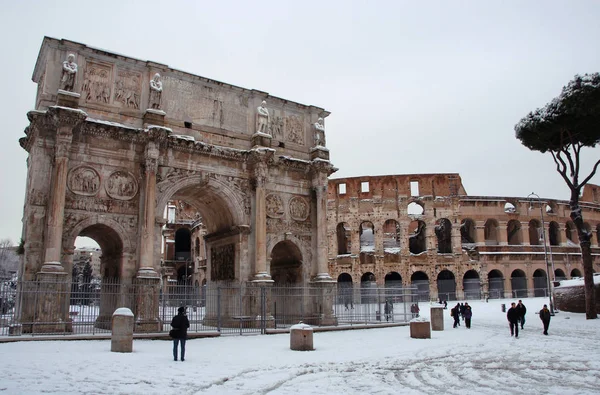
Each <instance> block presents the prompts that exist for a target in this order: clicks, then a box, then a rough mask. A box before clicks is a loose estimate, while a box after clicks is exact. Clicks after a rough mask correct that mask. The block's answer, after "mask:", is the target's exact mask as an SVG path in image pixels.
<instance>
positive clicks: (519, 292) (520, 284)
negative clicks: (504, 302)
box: [510, 269, 527, 298]
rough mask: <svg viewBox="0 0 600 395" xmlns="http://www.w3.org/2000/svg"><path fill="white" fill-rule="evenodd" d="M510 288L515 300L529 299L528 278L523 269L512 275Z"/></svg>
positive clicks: (515, 271)
mask: <svg viewBox="0 0 600 395" xmlns="http://www.w3.org/2000/svg"><path fill="white" fill-rule="evenodd" d="M510 287H511V291H512V295H513V298H526V297H527V277H526V276H525V272H524V271H523V270H521V269H515V270H513V272H512V273H511V275H510Z"/></svg>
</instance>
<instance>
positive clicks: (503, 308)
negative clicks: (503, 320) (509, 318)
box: [500, 303, 506, 313]
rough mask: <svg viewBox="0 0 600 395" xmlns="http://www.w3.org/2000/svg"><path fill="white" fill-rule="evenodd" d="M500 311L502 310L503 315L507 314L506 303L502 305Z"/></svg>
mask: <svg viewBox="0 0 600 395" xmlns="http://www.w3.org/2000/svg"><path fill="white" fill-rule="evenodd" d="M500 309H502V312H503V313H506V305H505V304H504V303H502V304H501V305H500Z"/></svg>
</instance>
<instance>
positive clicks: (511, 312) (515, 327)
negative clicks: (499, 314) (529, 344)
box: [506, 302, 519, 337]
mask: <svg viewBox="0 0 600 395" xmlns="http://www.w3.org/2000/svg"><path fill="white" fill-rule="evenodd" d="M506 319H507V320H508V324H509V325H510V335H511V336H514V337H519V312H518V311H517V307H516V303H515V302H512V303H511V304H510V309H508V312H507V313H506Z"/></svg>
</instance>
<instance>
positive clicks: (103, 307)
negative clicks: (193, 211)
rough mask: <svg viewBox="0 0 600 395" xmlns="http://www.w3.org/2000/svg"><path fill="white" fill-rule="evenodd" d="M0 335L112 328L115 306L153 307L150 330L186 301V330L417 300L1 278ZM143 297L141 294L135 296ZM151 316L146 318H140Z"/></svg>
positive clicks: (326, 291)
mask: <svg viewBox="0 0 600 395" xmlns="http://www.w3.org/2000/svg"><path fill="white" fill-rule="evenodd" d="M0 284H2V286H1V287H0V309H1V311H0V313H1V314H0V336H8V335H29V336H36V335H46V334H64V335H70V334H80V335H95V334H103V333H104V334H107V333H110V328H111V319H112V314H113V312H114V311H115V310H116V309H117V308H119V307H129V308H131V309H132V311H134V314H136V322H137V321H139V319H138V317H137V312H136V308H138V309H139V308H140V307H139V306H140V305H144V306H151V307H150V308H149V310H150V313H147V312H146V315H148V314H150V316H151V317H150V318H151V319H150V321H151V322H150V323H151V324H152V323H153V322H154V323H155V326H154V327H153V328H156V330H152V332H168V331H169V330H170V329H171V328H170V323H171V320H172V318H173V316H174V315H176V314H177V308H178V307H180V306H186V307H187V315H188V319H189V321H190V328H189V332H192V333H194V332H206V331H208V332H220V333H222V334H238V335H243V334H252V333H255V334H258V333H265V332H266V331H267V330H269V329H283V328H288V327H289V326H291V325H293V324H297V323H298V322H300V321H302V322H305V323H308V324H310V325H313V326H330V325H338V326H349V325H363V324H382V323H386V322H396V323H398V322H400V323H401V322H408V321H409V320H410V319H411V318H413V317H414V314H413V313H411V310H412V309H411V307H412V306H413V305H414V304H418V303H419V301H421V299H420V297H421V296H422V295H421V294H422V292H419V290H418V288H417V287H414V288H402V287H392V288H384V287H373V286H370V287H368V288H352V287H350V288H347V287H340V286H335V285H334V286H333V287H330V288H322V287H311V286H294V285H288V286H273V287H259V286H251V285H246V284H237V283H236V284H231V283H210V284H208V285H205V286H197V285H192V284H189V283H170V282H165V283H162V284H160V285H159V284H158V283H153V284H152V285H150V284H148V283H143V282H135V281H133V282H132V281H130V282H122V281H120V280H119V279H102V280H101V281H100V280H91V281H82V280H81V278H80V279H79V280H78V281H72V282H66V283H65V282H57V283H52V282H48V281H43V282H39V281H22V282H18V281H16V280H12V281H2V282H0ZM140 299H143V300H142V301H140ZM145 319H148V317H145Z"/></svg>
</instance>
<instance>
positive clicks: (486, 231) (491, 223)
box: [483, 218, 498, 245]
mask: <svg viewBox="0 0 600 395" xmlns="http://www.w3.org/2000/svg"><path fill="white" fill-rule="evenodd" d="M483 237H484V239H485V244H486V245H498V221H496V220H495V219H492V218H490V219H488V220H487V221H485V225H484V227H483Z"/></svg>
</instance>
